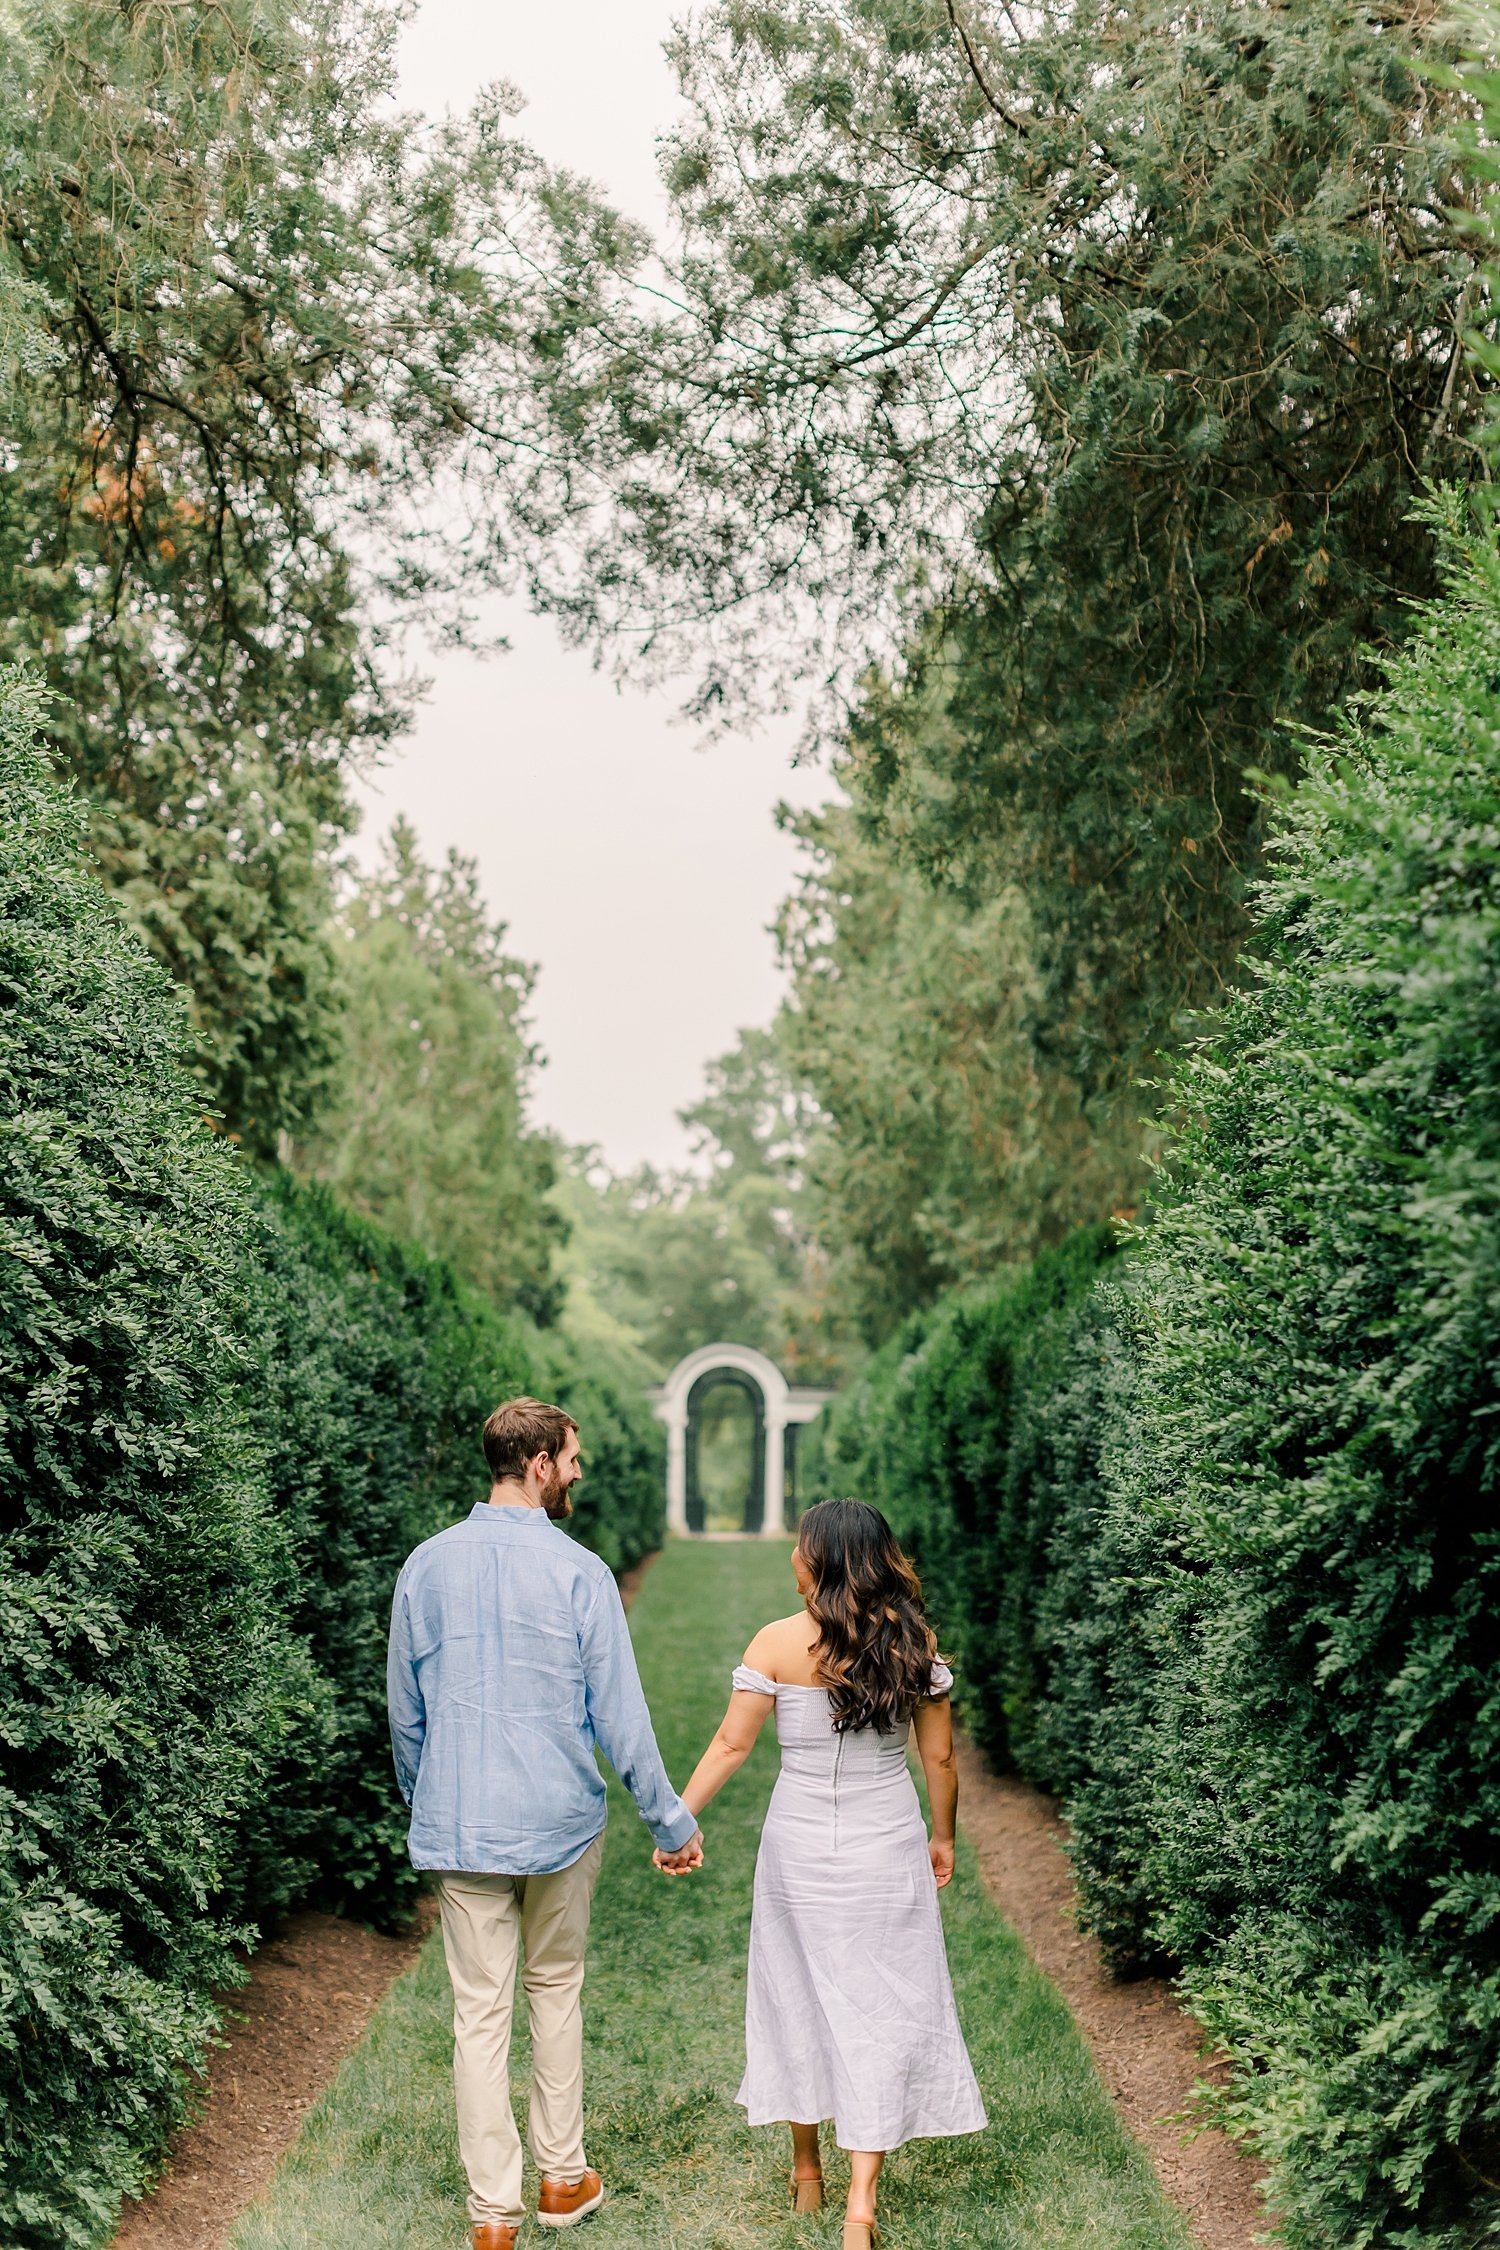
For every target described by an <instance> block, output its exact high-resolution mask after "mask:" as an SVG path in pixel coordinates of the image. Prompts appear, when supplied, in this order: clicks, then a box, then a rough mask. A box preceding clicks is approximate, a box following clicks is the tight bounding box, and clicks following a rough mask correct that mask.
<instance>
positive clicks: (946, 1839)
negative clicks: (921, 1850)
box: [913, 1695, 958, 1890]
mask: <svg viewBox="0 0 1500 2250" xmlns="http://www.w3.org/2000/svg"><path fill="white" fill-rule="evenodd" d="M913 1724H914V1726H915V1727H916V1731H917V1756H918V1757H919V1758H920V1759H921V1761H922V1771H923V1773H924V1775H925V1776H926V1779H927V1801H928V1803H929V1804H930V1805H931V1807H932V1841H931V1843H930V1844H929V1845H928V1847H927V1856H928V1857H929V1859H930V1860H931V1861H932V1872H933V1874H934V1875H935V1876H936V1877H937V1887H938V1889H939V1890H942V1889H944V1888H945V1886H946V1885H947V1884H949V1883H951V1882H952V1880H953V1832H954V1824H955V1822H956V1820H957V1818H958V1760H957V1758H956V1757H955V1756H954V1755H953V1711H952V1707H951V1705H950V1704H949V1701H948V1698H947V1696H946V1695H943V1696H939V1697H938V1698H937V1700H936V1701H935V1702H932V1703H919V1704H918V1705H917V1711H916V1717H915V1719H914V1721H913Z"/></svg>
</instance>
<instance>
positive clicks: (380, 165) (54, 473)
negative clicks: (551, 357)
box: [0, 0, 623, 1152]
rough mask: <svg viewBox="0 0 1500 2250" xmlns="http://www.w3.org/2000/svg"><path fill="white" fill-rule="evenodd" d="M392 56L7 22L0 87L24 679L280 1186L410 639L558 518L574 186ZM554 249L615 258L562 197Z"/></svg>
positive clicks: (262, 6) (578, 203)
mask: <svg viewBox="0 0 1500 2250" xmlns="http://www.w3.org/2000/svg"><path fill="white" fill-rule="evenodd" d="M400 20H401V9H400V7H399V6H397V5H393V4H388V0H222V4H221V5H218V6H215V7H213V8H208V9H196V10H184V9H183V8H181V7H180V6H177V5H175V4H173V0H140V4H138V5H132V6H129V7H113V8H104V9H101V8H99V7H97V6H94V5H92V4H91V0H12V4H11V5H10V6H9V7H8V8H7V11H6V32H7V37H6V44H5V51H4V55H3V57H0V142H3V146H4V151H5V161H4V168H3V186H0V319H8V322H9V336H8V338H7V337H6V336H4V335H0V356H3V355H4V348H5V345H6V343H7V342H8V344H9V347H10V359H11V371H12V374H13V375H14V373H15V372H16V362H17V360H18V358H23V359H24V358H29V360H30V362H31V364H32V365H33V367H34V368H36V369H38V370H39V379H27V380H12V381H11V382H10V383H9V384H8V385H7V386H5V387H4V390H3V397H0V418H3V427H4V436H5V448H4V457H3V466H0V615H3V616H4V618H5V620H6V622H5V624H4V626H3V628H0V655H9V656H11V657H15V656H17V655H21V656H25V657H27V658H29V659H31V660H33V661H35V662H36V663H37V664H38V665H40V666H41V667H42V668H43V670H44V672H45V675H46V677H47V679H48V680H49V681H50V683H51V684H52V685H53V686H54V687H55V688H56V689H58V690H59V691H60V694H59V698H58V700H57V701H56V702H55V703H54V704H53V705H52V707H51V710H50V713H49V720H48V726H49V733H50V737H51V741H52V745H53V749H54V753H55V755H56V757H57V758H58V760H59V762H60V763H61V764H62V765H63V766H64V767H65V768H66V770H68V771H69V772H70V773H72V774H73V775H74V776H76V777H77V778H78V780H79V781H80V782H81V783H82V785H83V788H84V792H85V796H86V799H87V801H88V803H89V805H90V807H91V809H92V811H93V813H94V816H95V817H94V845H95V849H96V852H97V854H98V857H99V861H100V865H101V866H102V868H103V869H104V871H105V872H106V874H107V875H108V876H109V877H110V878H111V879H112V880H114V881H116V882H118V883H119V884H120V885H121V886H122V887H123V888H124V890H125V891H126V894H127V896H128V898H129V900H130V902H131V905H132V909H133V911H134V913H135V915H136V918H137V920H138V922H139V924H140V926H141V927H142V928H143V929H144V931H145V932H146V935H147V937H148V938H149V940H150V941H151V943H152V945H153V946H154V947H155V949H156V950H157V951H158V952H159V954H160V956H161V957H162V958H163V959H164V960H165V961H166V962H167V963H168V965H169V967H171V969H172V971H173V973H174V975H176V976H178V977H179V978H181V979H183V980H184V981H185V982H186V984H187V986H188V988H189V990H190V992H191V994H192V996H193V1016H194V1023H195V1027H196V1031H197V1034H198V1041H199V1067H200V1069H201V1071H202V1073H203V1075H204V1078H205V1081H206V1084H207V1087H208V1090H209V1095H210V1099H211V1100H212V1102H213V1103H214V1104H215V1105H216V1106H218V1107H219V1108H221V1109H222V1110H223V1112H224V1114H225V1116H226V1119H227V1121H228V1123H229V1124H230V1126H231V1127H232V1128H233V1129H234V1130H236V1131H237V1132H239V1133H240V1134H241V1135H242V1136H243V1137H244V1138H245V1139H246V1141H247V1142H249V1143H250V1144H252V1145H253V1146H255V1147H256V1148H257V1149H259V1150H260V1151H262V1152H266V1151H269V1150H271V1149H272V1148H274V1145H275V1141H276V1136H277V1133H278V1132H279V1131H281V1130H285V1129H295V1128H296V1127H298V1126H299V1125H301V1124H303V1123H305V1121H306V1119H307V1117H308V1116H309V1114H310V1113H311V1112H312V1110H314V1109H315V1107H316V1102H317V1097H318V1094H319V1092H320V1090H321V1087H322V1085H323V1084H324V1083H325V1082H326V1077H327V1073H328V1070H329V1067H330V1064H331V1061H332V1044H331V1027H330V1021H329V1019H330V1012H331V1011H332V1010H335V1009H336V996H335V995H334V994H333V992H332V990H331V986H330V979H329V973H328V961H327V954H326V948H325V947H324V945H323V942H322V938H321V926H322V924H323V922H324V921H325V920H326V917H327V894H326V876H325V875H323V874H321V873H320V872H319V869H318V866H317V864H316V862H317V861H318V860H319V858H320V857H321V858H323V859H325V860H326V853H327V849H328V847H329V845H330V844H331V843H333V842H336V841H337V838H338V835H339V834H340V833H341V831H342V830H343V829H344V828H345V827H346V826H347V823H348V817H349V816H348V807H347V802H346V798H345V792H344V779H345V775H346V772H347V769H348V766H349V764H350V762H351V760H353V759H356V758H359V757H364V756H368V755H369V754H371V753H372V752H373V751H377V750H378V749H379V748H380V747H381V746H382V745H383V744H385V743H387V742H388V741H389V740H390V739H391V738H392V736H393V734H394V733H395V732H396V731H397V730H398V729H399V727H400V726H401V724H402V723H403V718H404V710H405V704H406V701H407V686H408V683H406V682H404V681H403V679H402V677H401V673H400V668H399V652H398V651H397V649H396V648H395V646H394V644H393V642H392V634H393V632H394V631H395V630H396V629H397V628H398V627H399V625H400V623H401V621H402V620H403V619H412V620H421V621H422V622H423V623H424V624H426V625H428V626H430V627H431V628H433V629H435V630H439V631H443V632H462V631H463V630H464V629H465V625H466V621H467V620H469V619H471V617H472V612H473V607H474V603H475V599H476V596H477V595H478V593H479V592H480V590H481V589H482V588H484V587H485V586H486V585H489V584H493V583H496V582H498V581H500V580H506V579H507V578H508V575H509V574H510V573H511V572H512V571H513V570H514V569H515V568H516V567H517V563H518V556H517V552H516V541H517V540H518V539H519V541H520V544H521V546H522V547H523V548H524V546H525V543H526V541H527V539H529V538H530V537H531V535H532V532H533V530H534V529H535V527H536V524H537V523H538V522H539V521H540V520H541V519H540V516H539V515H538V513H537V510H536V509H533V510H532V511H531V512H530V513H526V512H524V511H523V514H522V515H521V516H520V517H518V516H517V514H516V505H517V502H518V501H519V500H520V499H521V498H522V496H523V494H524V492H525V490H526V489H527V488H528V487H529V485H530V484H531V482H533V481H534V479H533V471H532V467H531V464H532V463H533V462H534V460H535V459H536V450H535V447H534V445H533V444H532V443H531V440H532V438H533V437H534V436H535V434H536V432H535V422H536V414H535V409H534V405H533V399H534V393H535V388H536V384H535V371H536V368H537V366H538V365H539V364H542V363H543V362H545V359H546V356H547V355H546V351H545V348H544V346H543V344H542V343H541V342H539V338H540V337H541V336H542V334H543V331H544V330H545V329H546V326H547V312H546V307H547V304H548V303H549V302H550V298H549V295H548V291H547V289H546V288H545V287H543V285H541V284H540V283H539V282H538V281H537V280H536V279H535V278H534V276H535V272H536V261H535V259H534V258H531V257H529V256H528V254H527V249H526V237H527V234H528V230H530V232H532V233H534V232H535V231H536V229H537V228H538V226H540V225H541V224H542V219H541V216H540V209H541V206H540V201H539V198H540V197H541V194H542V191H543V188H544V187H545V185H546V183H545V180H544V177H543V175H542V173H541V169H540V167H539V166H537V165H536V164H535V162H534V161H533V160H532V159H530V158H529V157H528V156H527V154H526V152H525V151H524V149H523V148H522V147H521V146H520V144H519V143H517V142H516V141H515V140H514V139H513V138H512V136H511V134H510V131H509V128H508V124H507V118H508V114H509V111H510V109H511V108H512V107H513V106H514V101H513V97H511V96H510V95H509V94H508V93H507V92H506V90H505V89H499V90H496V91H495V92H494V93H492V94H491V95H489V96H487V97H486V98H485V99H484V100H483V101H481V102H480V104H479V105H478V106H477V107H476V109H475V111H474V113H473V114H472V116H470V117H469V118H467V119H463V120H454V121H450V122H448V123H446V124H443V125H439V126H428V125H426V124H425V123H424V122H423V121H421V120H418V119H413V118H411V117H406V116H402V115H401V114H400V113H399V112H398V111H397V110H396V108H395V107H394V105H393V103H392V102H391V99H390V96H391V93H392V88H393V77H394V63H393V51H394V41H395V37H396V33H397V30H398V28H399V24H400ZM575 223H576V226H577V229H578V230H579V233H580V241H579V244H578V245H577V246H576V247H570V241H571V232H572V230H573V228H574V226H575ZM545 232H546V237H547V242H548V245H549V248H550V251H551V254H552V255H553V257H554V258H555V259H556V260H557V261H558V262H559V264H560V266H561V267H562V268H563V269H566V268H567V267H568V265H569V264H570V262H574V263H576V262H578V260H579V259H580V258H583V259H584V260H586V259H587V258H589V257H593V258H598V259H602V260H603V261H604V262H605V263H606V264H608V263H610V262H611V261H612V260H613V258H614V256H615V255H616V254H617V252H618V249H619V245H620V243H621V241H622V239H623V230H622V229H621V227H620V224H619V222H617V221H615V220H613V219H612V218H611V217H610V216H609V215H608V214H605V213H602V212H600V211H598V210H597V209H595V208H594V207H592V206H590V205H588V204H587V202H586V199H583V198H581V197H579V196H577V195H572V194H570V191H569V189H568V186H567V183H565V182H564V183H558V184H557V185H556V188H555V191H554V192H552V193H551V194H550V195H549V196H548V198H547V202H546V217H545ZM539 507H540V503H539V502H538V508H539ZM310 861H311V862H312V863H313V864H310Z"/></svg>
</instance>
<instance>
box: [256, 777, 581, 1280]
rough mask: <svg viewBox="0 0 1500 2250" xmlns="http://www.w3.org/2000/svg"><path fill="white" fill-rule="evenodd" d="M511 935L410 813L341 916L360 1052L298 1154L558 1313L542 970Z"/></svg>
mask: <svg viewBox="0 0 1500 2250" xmlns="http://www.w3.org/2000/svg"><path fill="white" fill-rule="evenodd" d="M504 938H505V925H504V923H503V922H492V921H491V920H490V918H489V915H488V913H487V910H486V908H485V905H484V902H483V900H482V898H481V897H480V893H479V877H478V870H477V868H476V867H475V864H474V862H473V861H472V860H469V859H465V858H463V857H462V856H461V855H460V854H459V853H457V852H450V853H449V854H448V858H447V861H446V863H445V864H444V865H443V866H442V867H441V868H432V867H429V866H427V865H426V864H425V863H424V862H423V860H422V858H421V855H420V852H419V850H418V846H417V839H416V836H415V834H414V833H413V831H412V829H411V828H410V827H409V826H408V825H407V823H406V822H405V821H399V820H398V821H397V823H396V825H395V827H394V828H393V829H392V831H391V834H390V837H389V839H388V840H387V842H386V845H385V847H384V850H383V853H382V856H381V861H380V865H379V867H378V869H377V871H376V872H375V873H374V874H373V875H370V876H368V877H366V878H364V879H363V880H361V881H359V882H357V883H356V885H355V888H354V891H353V894H352V896H351V897H350V899H349V900H348V902H347V904H346V906H345V908H344V910H343V913H342V915H341V917H340V930H339V943H338V965H339V974H340V978H341V981H342V984H343V987H344V990H345V992H346V994H347V1013H346V1018H345V1025H344V1039H345V1049H346V1058H347V1059H346V1064H345V1067H344V1069H343V1070H342V1072H341V1073H340V1078H339V1086H338V1091H337V1094H336V1095H335V1096H334V1097H333V1099H332V1100H331V1101H330V1103H329V1106H328V1107H327V1109H326V1111H325V1114H324V1116H323V1118H322V1120H321V1121H320V1123H319V1125H318V1126H317V1128H316V1129H315V1130H314V1132H313V1133H311V1134H310V1135H309V1136H308V1137H307V1138H306V1139H305V1140H304V1141H303V1142H302V1143H301V1144H300V1148H299V1152H298V1160H299V1163H300V1164H301V1166H302V1168H304V1169H305V1170H307V1171H309V1172H312V1173H314V1174H315V1175H316V1176H317V1177H319V1178H321V1179H325V1180H327V1181H328V1182H329V1183H330V1184H331V1185H332V1186H333V1187H334V1188H336V1189H337V1191H338V1193H339V1195H340V1196H341V1197H342V1198H343V1200H344V1202H345V1203H347V1204H348V1205H349V1206H350V1207H351V1208H352V1209H354V1210H356V1211H361V1212H363V1213H364V1214H365V1215H366V1216H367V1217H369V1218H372V1219H374V1220H376V1221H377V1222H378V1223H379V1224H380V1225H381V1226H383V1227H385V1228H386V1229H387V1230H388V1231H390V1232H391V1233H394V1234H397V1235H400V1236H402V1237H403V1238H404V1239H405V1240H407V1241H409V1242H415V1243H419V1244H421V1246H422V1247H423V1248H424V1249H425V1250H428V1251H430V1252H431V1253H433V1254H434V1255H435V1256H438V1257H442V1258H445V1259H446V1260H447V1261H448V1262H449V1263H450V1264H451V1265H452V1266H453V1267H454V1268H455V1270H456V1271H457V1272H459V1273H461V1274H462V1275H464V1277H465V1278H466V1279H467V1280H469V1281H471V1282H472V1283H474V1285H475V1286H476V1287H477V1288H479V1289H481V1290H482V1291H483V1292H484V1293H485V1294H486V1295H487V1296H489V1297H491V1298H493V1300H494V1301H495V1302H496V1303H497V1304H500V1305H517V1306H520V1307H521V1308H522V1309H523V1310H525V1311H527V1312H529V1313H531V1314H532V1315H533V1317H534V1318H537V1319H539V1320H551V1319H553V1318H555V1316H556V1312H557V1306H558V1300H559V1285H558V1283H557V1281H556V1280H555V1278H554V1276H553V1273H552V1258H553V1255H554V1253H555V1250H556V1247H557V1241H558V1237H559V1234H560V1232H561V1227H560V1225H559V1221H558V1217H557V1213H556V1210H555V1208H554V1206H553V1205H552V1204H551V1203H550V1202H549V1201H548V1189H549V1188H550V1186H551V1184H552V1177H553V1168H554V1167H553V1153H552V1148H551V1144H550V1142H549V1141H548V1140H547V1139H546V1138H545V1136H544V1135H542V1134H539V1133H534V1132H531V1131H529V1130H528V1129H527V1127H526V1123H525V1116H524V1104H525V1094H526V1085H527V1080H528V1077H529V1074H530V1070H531V1066H532V1063H533V1060H534V1053H533V1050H532V1048H531V1046H530V1044H529V1043H528V1040H527V1036H526V1026H525V1020H524V1010H525V1007H526V1003H527V1000H528V999H529V997H530V994H531V988H532V977H533V972H532V971H531V970H530V969H529V968H527V967H526V966H525V965H524V964H523V963H522V962H519V961H517V960H515V959H513V958H512V957H511V955H509V954H508V953H507V952H506V951H505V949H504Z"/></svg>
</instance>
